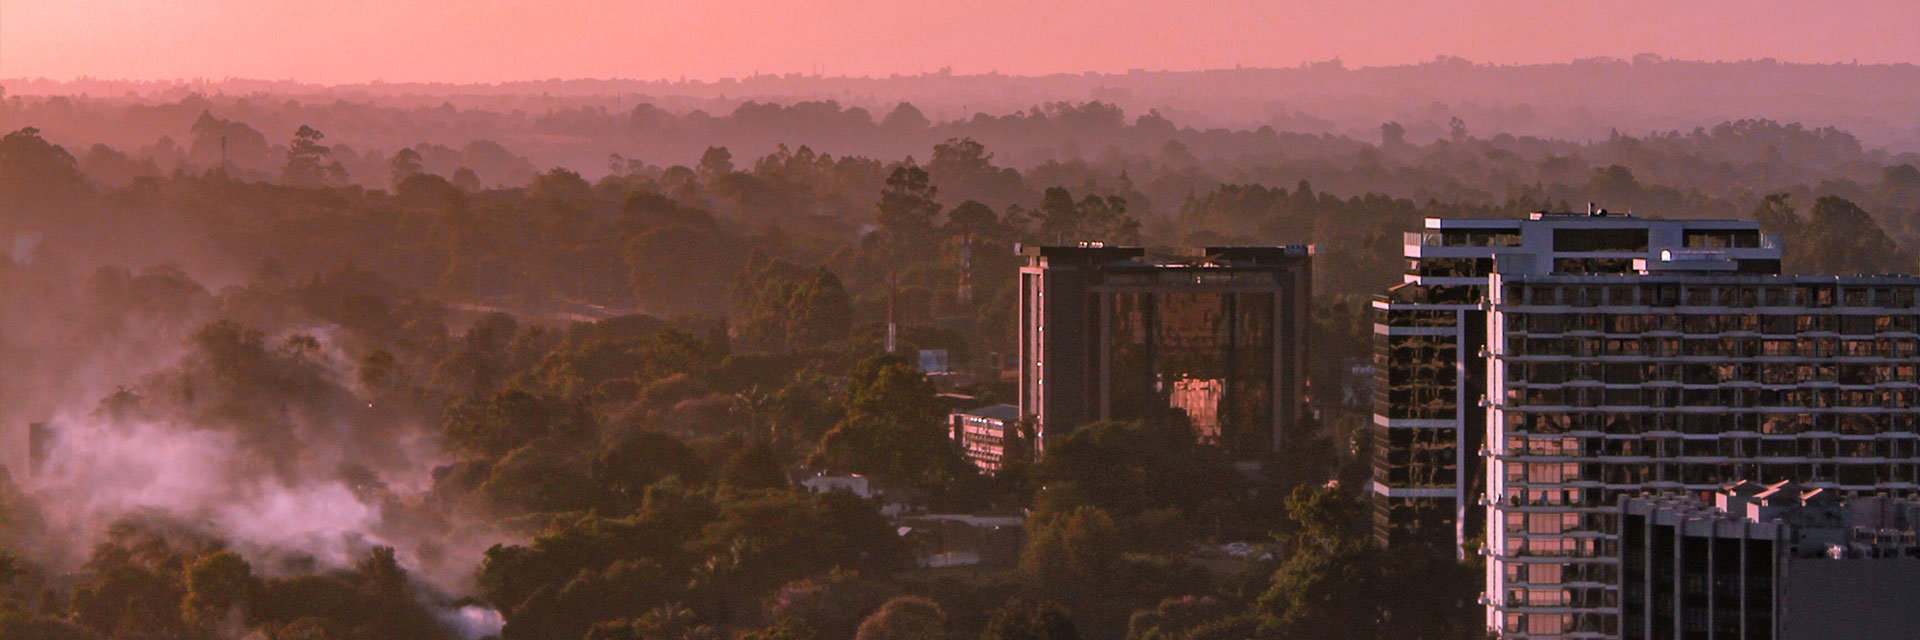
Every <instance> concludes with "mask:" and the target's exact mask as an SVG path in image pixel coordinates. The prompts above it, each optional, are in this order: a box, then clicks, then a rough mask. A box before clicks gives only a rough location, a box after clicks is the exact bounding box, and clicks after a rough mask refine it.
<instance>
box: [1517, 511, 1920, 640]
mask: <svg viewBox="0 0 1920 640" xmlns="http://www.w3.org/2000/svg"><path fill="white" fill-rule="evenodd" d="M1838 493H1839V492H1837V491H1834V490H1832V489H1807V488H1805V487H1803V486H1801V485H1799V484H1798V483H1795V482H1792V481H1785V480H1783V481H1780V482H1777V483H1774V484H1772V485H1770V486H1763V485H1760V484H1757V483H1753V482H1739V483H1736V484H1733V485H1730V486H1728V487H1726V488H1725V489H1724V490H1722V491H1720V492H1719V493H1717V494H1715V495H1714V502H1713V503H1711V504H1709V503H1707V502H1704V501H1702V500H1701V499H1699V498H1697V497H1695V496H1693V495H1687V494H1660V495H1651V496H1642V497H1633V498H1627V497H1622V498H1621V501H1620V506H1619V510H1620V511H1619V517H1620V551H1619V554H1618V556H1619V560H1620V573H1621V589H1620V609H1621V616H1620V623H1621V624H1620V637H1621V638H1623V639H1624V640H1688V639H1693V638H1698V639H1700V640H1898V639H1905V638H1912V637H1913V636H1914V634H1915V632H1916V630H1917V629H1920V608H1916V607H1914V606H1913V594H1914V593H1915V591H1916V590H1920V542H1916V527H1920V502H1915V501H1913V500H1912V499H1910V498H1899V497H1893V496H1886V495H1871V496H1851V497H1849V496H1841V495H1838ZM1533 567H1535V569H1534V570H1535V571H1536V572H1544V573H1551V572H1552V571H1553V570H1554V568H1555V565H1533Z"/></svg>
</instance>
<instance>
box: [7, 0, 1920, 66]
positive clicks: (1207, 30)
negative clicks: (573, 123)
mask: <svg viewBox="0 0 1920 640" xmlns="http://www.w3.org/2000/svg"><path fill="white" fill-rule="evenodd" d="M1915 27H1920V2H1915V1H1912V0H1847V1H1838V2H1836V1H1826V2H1812V1H1798V2H1787V1H1781V0H1743V1H1732V0H1698V1H1672V0H1665V1H1649V0H1613V1H1604V2H1603V1H1598V0H1594V1H1580V0H1541V1H1539V2H1505V1H1494V0H1444V1H1443V0H1398V1H1383V0H1375V1H1360V2H1356V1H1352V0H1345V1H1339V0H1334V1H1321V0H1301V1H1280V0H1275V1H1266V2H1250V1H1243V2H1233V1H1228V0H1183V1H1167V2H1157V1H1156V2H1146V1H1140V2H1124V1H1122V2H1102V1H1098V0H1027V1H1007V0H975V1H971V2H969V1H958V2H956V1H953V0H885V1H874V0H815V1H813V2H799V1H780V0H682V1H678V2H657V1H651V0H636V1H627V2H614V1H611V0H607V1H592V0H325V1H321V0H299V1H290V0H278V1H275V0H4V1H0V77H29V78H32V77H46V78H52V79H60V80H66V79H72V78H76V77H94V78H102V79H135V80H154V79H161V80H165V79H184V78H208V79H220V78H255V79H291V80H299V81H306V82H319V83H330V84H333V83H349V82H365V81H373V80H384V81H389V82H400V81H446V82H498V81H507V80H529V79H544V78H611V77H620V78H639V79H680V78H688V79H706V80H711V79H716V78H722V77H744V76H749V75H753V74H755V73H781V74H784V73H814V72H819V73H824V74H826V75H848V76H884V75H889V74H895V73H898V74H908V75H911V74H918V73H923V72H931V71H936V70H938V69H940V68H942V67H951V68H952V69H953V71H954V73H961V74H971V73H987V72H996V71H997V72H1000V73H1006V74H1016V75H1035V74H1046V73H1063V72H1064V73H1078V72H1084V71H1099V72H1120V71H1126V70H1129V69H1136V68H1138V69H1147V70H1162V69H1171V70H1191V69H1206V68H1223V67H1233V66H1236V65H1244V66H1266V67H1275V66H1278V67H1289V66H1295V65H1298V64H1301V63H1303V62H1317V61H1325V60H1330V59H1333V58H1339V59H1340V60H1342V61H1343V62H1345V63H1346V65H1347V66H1349V67H1356V66H1379V65H1395V64H1408V63H1417V62H1422V61H1426V60H1431V59H1433V58H1434V57H1436V56H1440V55H1450V56H1459V57H1463V58H1466V59H1469V60H1473V61H1476V62H1487V63H1496V64H1524V63H1541V62H1565V61H1567V60H1572V59H1576V58H1587V57H1594V56H1612V57H1618V58H1629V57H1632V56H1633V55H1635V54H1639V53H1655V54H1658V55H1662V56H1665V57H1668V58H1678V59H1689V60H1740V59H1754V58H1764V57H1771V58H1774V59H1777V60H1781V61H1786V62H1851V61H1856V60H1857V61H1859V62H1861V63H1878V62H1913V63H1920V37H1914V36H1913V35H1912V33H1911V32H1912V31H1913V29H1914V28H1915Z"/></svg>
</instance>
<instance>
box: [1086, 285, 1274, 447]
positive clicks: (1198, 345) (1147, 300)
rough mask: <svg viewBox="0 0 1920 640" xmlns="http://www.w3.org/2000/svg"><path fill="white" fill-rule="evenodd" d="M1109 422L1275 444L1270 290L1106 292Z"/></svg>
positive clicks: (1210, 439) (1211, 439)
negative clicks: (1173, 427) (1167, 426)
mask: <svg viewBox="0 0 1920 640" xmlns="http://www.w3.org/2000/svg"><path fill="white" fill-rule="evenodd" d="M1104 295H1106V296H1108V303H1107V304H1106V305H1103V308H1107V309H1111V310H1112V311H1111V313H1112V315H1111V316H1110V317H1109V318H1108V319H1107V322H1105V323H1103V324H1104V325H1105V326H1106V327H1107V335H1106V336H1105V338H1106V340H1105V341H1106V343H1107V344H1108V345H1110V347H1109V348H1110V350H1111V351H1110V353H1111V357H1110V360H1109V362H1110V364H1109V366H1110V372H1109V373H1108V375H1109V376H1110V377H1109V378H1108V385H1107V389H1106V395H1107V397H1108V398H1109V406H1110V410H1109V413H1108V416H1107V417H1108V418H1110V419H1114V420H1137V421H1144V422H1155V423H1164V424H1178V425H1183V426H1185V427H1187V428H1189V429H1192V430H1193V433H1194V436H1195V438H1197V439H1198V440H1200V441H1201V442H1206V443H1209V444H1216V445H1221V446H1225V447H1228V448H1229V449H1232V450H1235V451H1240V452H1245V453H1263V452H1265V451H1267V450H1268V449H1270V448H1271V446H1272V444H1271V438H1272V429H1271V425H1272V424H1273V411H1274V402H1273V401H1274V398H1273V393H1274V383H1275V379H1274V367H1273V357H1274V349H1275V346H1276V345H1275V342H1274V338H1275V336H1274V320H1275V319H1274V295H1273V294H1272V293H1233V292H1212V291H1159V292H1154V291H1138V292H1120V293H1109V294H1104Z"/></svg>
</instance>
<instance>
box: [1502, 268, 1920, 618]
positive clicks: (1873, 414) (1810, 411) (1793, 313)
mask: <svg viewBox="0 0 1920 640" xmlns="http://www.w3.org/2000/svg"><path fill="white" fill-rule="evenodd" d="M1495 282H1497V283H1498V289H1497V295H1496V296H1495V298H1494V300H1493V312H1492V313H1493V316H1492V320H1491V322H1492V323H1493V324H1494V332H1493V333H1492V335H1491V338H1490V342H1489V350H1490V352H1491V355H1492V364H1491V370H1490V375H1491V376H1492V377H1493V379H1492V380H1490V383H1491V384H1489V386H1488V390H1489V400H1490V401H1491V402H1492V407H1491V409H1490V415H1489V417H1488V422H1487V425H1488V429H1489V439H1488V448H1489V457H1488V463H1487V464H1488V468H1487V475H1488V482H1489V486H1490V490H1489V496H1488V497H1489V502H1490V505H1491V506H1490V507H1489V514H1488V523H1489V527H1488V531H1487V535H1488V541H1489V542H1488V548H1487V549H1486V553H1487V554H1488V555H1489V563H1488V564H1489V585H1488V597H1489V599H1490V602H1491V604H1490V605H1489V607H1490V623H1497V624H1500V625H1503V626H1502V629H1503V631H1504V632H1506V633H1528V634H1544V635H1548V636H1561V635H1563V634H1564V636H1565V637H1606V636H1610V635H1614V634H1617V633H1618V631H1619V630H1618V628H1617V627H1616V618H1615V616H1616V615H1618V612H1619V611H1620V605H1621V603H1620V592H1619V587H1618V585H1619V576H1618V570H1619V567H1618V564H1617V562H1618V561H1617V560H1616V559H1615V558H1616V557H1617V555H1618V554H1619V553H1620V552H1621V549H1620V548H1619V544H1620V537H1619V533H1620V523H1619V522H1618V521H1617V520H1618V517H1619V516H1618V513H1617V510H1616V509H1615V505H1616V503H1617V501H1618V500H1619V499H1620V498H1622V497H1623V496H1631V495H1637V494H1640V493H1642V492H1646V491H1686V492H1696V493H1698V492H1707V491H1713V490H1716V489H1718V488H1720V487H1721V486H1724V485H1726V484H1729V483H1733V482H1735V481H1738V480H1751V481H1755V482H1762V483H1766V482H1774V481H1780V480H1793V481H1796V482H1799V483H1802V484H1804V485H1806V486H1808V487H1812V488H1831V489H1838V490H1841V491H1860V492H1877V491H1886V490H1903V491H1911V490H1913V489H1915V488H1920V424H1917V422H1920V406H1917V405H1916V402H1915V400H1916V399H1920V376H1916V371H1915V366H1914V362H1915V360H1914V356H1915V354H1916V353H1920V333H1916V330H1917V329H1920V308H1917V307H1916V304H1915V294H1916V290H1920V280H1916V279H1913V278H1902V277H1884V278H1844V279H1843V278H1834V277H1821V278H1813V277H1782V276H1741V275H1695V276H1658V275H1648V276H1639V277H1634V276H1627V277H1610V278H1570V277H1533V278H1516V279H1513V280H1507V279H1503V278H1500V277H1496V279H1495ZM1539 566H1556V567H1558V573H1557V574H1555V576H1554V579H1552V580H1541V579H1537V578H1538V576H1536V575H1535V574H1534V573H1533V572H1532V571H1533V570H1534V569H1535V568H1536V567H1539ZM1656 613H1657V612H1656ZM1546 627H1553V628H1556V629H1560V630H1559V631H1554V632H1551V633H1548V632H1543V631H1539V630H1537V629H1541V628H1546Z"/></svg>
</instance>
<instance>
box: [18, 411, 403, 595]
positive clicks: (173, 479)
mask: <svg viewBox="0 0 1920 640" xmlns="http://www.w3.org/2000/svg"><path fill="white" fill-rule="evenodd" d="M51 425H52V428H53V432H54V434H55V441H54V442H53V446H52V447H50V448H49V451H48V455H47V459H46V461H45V463H44V464H43V465H42V467H41V468H40V469H39V470H38V471H39V472H38V473H37V474H35V475H34V476H33V477H32V479H31V480H30V481H29V482H28V483H27V486H29V487H30V489H32V490H33V491H34V492H35V493H36V494H38V495H39V496H40V497H41V498H42V500H41V503H42V504H46V505H57V506H58V508H54V509H49V510H48V513H47V514H46V516H47V518H48V520H49V524H50V525H53V526H54V527H55V528H56V530H65V531H75V532H79V531H98V530H99V529H100V527H101V525H103V524H104V523H108V522H111V521H113V520H114V519H116V518H119V517H121V516H123V515H127V514H134V513H161V514H166V515H168V516H170V517H173V518H175V519H178V520H180V521H182V522H186V523H190V524H198V525H202V526H204V527H206V528H207V529H209V530H211V531H216V532H219V533H220V534H221V535H223V536H225V537H227V538H228V540H229V542H230V543H232V544H233V545H234V546H236V547H239V548H242V549H246V548H253V549H273V550H279V551H284V552H295V553H300V554H305V555H308V556H311V557H312V558H313V559H314V560H315V561H316V562H318V563H320V564H322V565H325V566H331V567H345V566H351V565H352V563H353V561H354V560H355V559H357V558H358V557H359V556H360V555H363V554H364V553H365V550H366V549H367V548H368V547H369V546H372V545H375V544H385V542H384V541H382V540H379V539H377V538H375V537H372V536H371V535H370V533H369V532H372V531H375V530H376V529H377V527H378V525H379V524H380V512H379V509H378V508H377V507H376V506H375V505H369V504H366V503H364V502H362V501H361V500H360V498H359V497H357V496H356V495H355V494H354V492H353V491H352V489H350V488H349V487H347V486H346V485H345V484H343V483H341V482H338V481H319V480H307V479H296V480H294V481H291V482H290V481H288V480H286V479H282V478H280V477H278V476H277V475H276V474H273V473H270V472H268V470H267V469H266V468H265V465H266V464H267V461H264V460H255V459H249V457H248V455H247V453H246V452H245V450H244V449H242V448H240V447H239V446H238V443H237V442H236V439H235V437H234V435H233V434H231V433H228V432H223V431H213V430H207V429H191V428H179V427H176V426H173V425H165V424H158V423H153V422H146V421H130V422H123V423H113V422H106V421H100V420H94V419H88V418H76V417H73V416H64V415H63V416H61V417H60V418H58V419H56V420H54V421H52V422H51Z"/></svg>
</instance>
